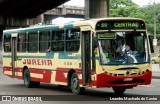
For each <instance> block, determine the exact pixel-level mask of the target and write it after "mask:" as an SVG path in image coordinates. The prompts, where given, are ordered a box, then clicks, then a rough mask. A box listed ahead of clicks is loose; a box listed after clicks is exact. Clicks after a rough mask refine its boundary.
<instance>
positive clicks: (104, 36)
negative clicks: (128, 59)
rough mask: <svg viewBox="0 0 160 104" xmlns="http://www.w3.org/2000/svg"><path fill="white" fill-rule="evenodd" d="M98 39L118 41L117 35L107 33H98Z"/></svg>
mask: <svg viewBox="0 0 160 104" xmlns="http://www.w3.org/2000/svg"><path fill="white" fill-rule="evenodd" d="M97 35H98V39H116V35H114V34H113V33H106V32H98V33H97Z"/></svg>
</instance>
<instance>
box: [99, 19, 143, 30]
mask: <svg viewBox="0 0 160 104" xmlns="http://www.w3.org/2000/svg"><path fill="white" fill-rule="evenodd" d="M105 29H145V23H144V22H143V21H100V22H98V23H97V25H96V30H105Z"/></svg>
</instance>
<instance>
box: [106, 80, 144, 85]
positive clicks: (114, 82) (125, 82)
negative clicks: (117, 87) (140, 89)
mask: <svg viewBox="0 0 160 104" xmlns="http://www.w3.org/2000/svg"><path fill="white" fill-rule="evenodd" d="M143 82H145V80H143V79H133V80H132V81H124V80H116V81H112V82H109V84H130V83H143Z"/></svg>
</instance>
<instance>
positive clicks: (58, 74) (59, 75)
mask: <svg viewBox="0 0 160 104" xmlns="http://www.w3.org/2000/svg"><path fill="white" fill-rule="evenodd" d="M68 71H69V68H57V70H56V79H55V81H57V82H65V83H67V78H66V77H65V75H64V74H65V73H68Z"/></svg>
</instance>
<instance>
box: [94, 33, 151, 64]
mask: <svg viewBox="0 0 160 104" xmlns="http://www.w3.org/2000/svg"><path fill="white" fill-rule="evenodd" d="M97 37H98V45H99V53H100V60H101V63H102V64H109V65H110V64H111V65H112V64H114V65H119V64H140V63H146V62H148V61H149V52H148V43H147V37H146V33H145V32H135V31H132V32H122V31H121V32H97Z"/></svg>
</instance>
